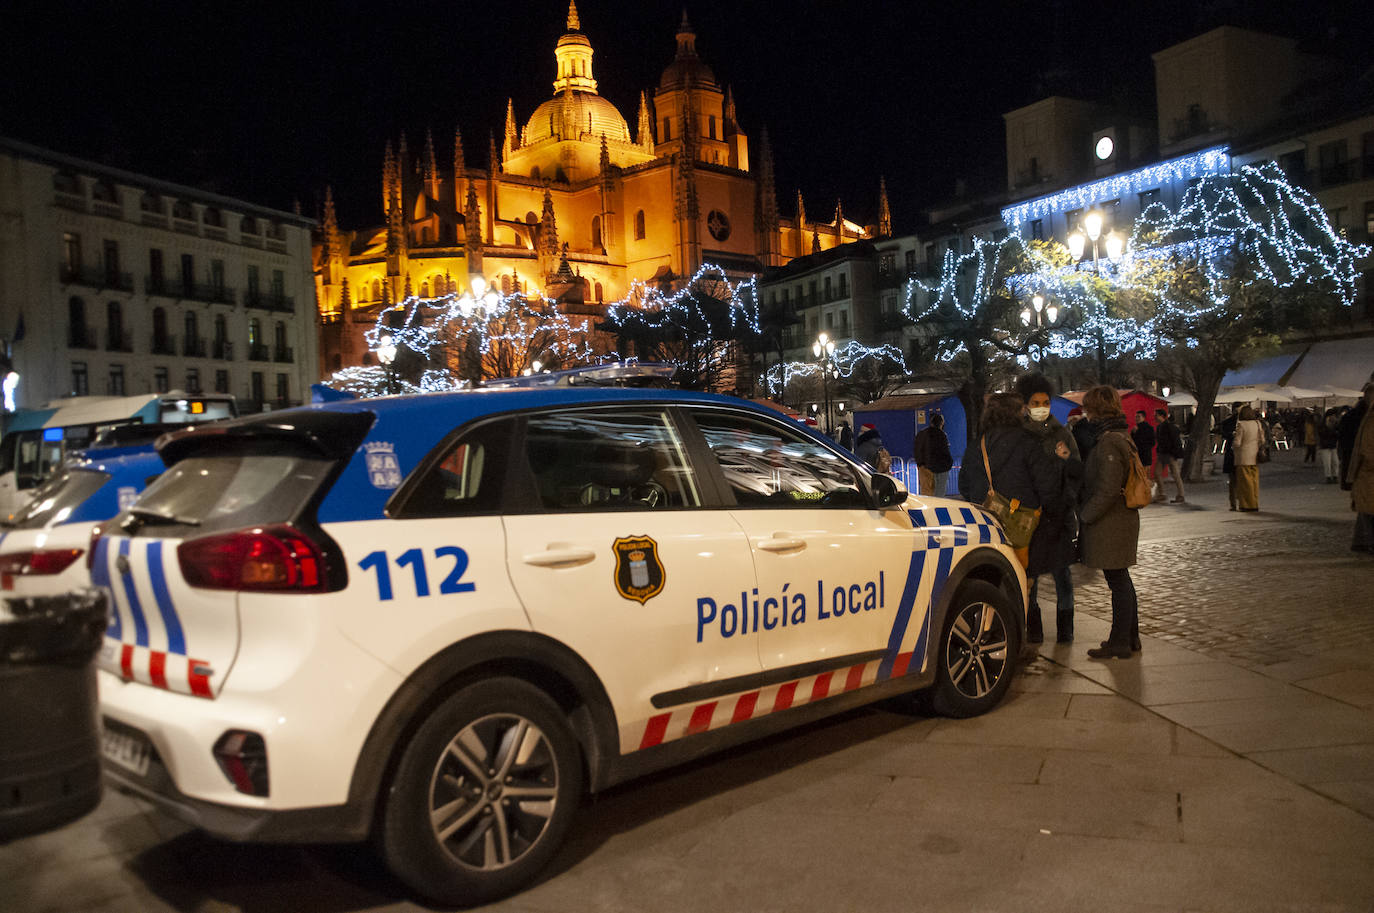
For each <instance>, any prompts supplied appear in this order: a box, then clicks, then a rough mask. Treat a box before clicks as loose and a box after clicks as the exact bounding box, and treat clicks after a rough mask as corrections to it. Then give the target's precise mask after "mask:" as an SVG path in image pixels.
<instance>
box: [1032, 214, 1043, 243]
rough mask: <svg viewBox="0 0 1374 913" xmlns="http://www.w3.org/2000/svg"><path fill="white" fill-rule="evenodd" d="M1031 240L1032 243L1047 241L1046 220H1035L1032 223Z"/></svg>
mask: <svg viewBox="0 0 1374 913" xmlns="http://www.w3.org/2000/svg"><path fill="white" fill-rule="evenodd" d="M1031 240H1032V241H1043V240H1045V220H1044V219H1035V220H1034V221H1032V222H1031Z"/></svg>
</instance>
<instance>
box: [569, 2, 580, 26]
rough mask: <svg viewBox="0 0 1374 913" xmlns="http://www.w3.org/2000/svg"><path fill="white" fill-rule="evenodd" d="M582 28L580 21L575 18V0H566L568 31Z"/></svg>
mask: <svg viewBox="0 0 1374 913" xmlns="http://www.w3.org/2000/svg"><path fill="white" fill-rule="evenodd" d="M581 30H582V23H580V22H579V21H578V19H577V0H568V31H570V32H578V31H581Z"/></svg>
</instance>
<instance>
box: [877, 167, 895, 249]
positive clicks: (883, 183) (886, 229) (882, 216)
mask: <svg viewBox="0 0 1374 913" xmlns="http://www.w3.org/2000/svg"><path fill="white" fill-rule="evenodd" d="M878 237H880V238H890V237H892V208H891V207H890V206H888V203H887V178H886V177H882V176H880V177H879V178H878Z"/></svg>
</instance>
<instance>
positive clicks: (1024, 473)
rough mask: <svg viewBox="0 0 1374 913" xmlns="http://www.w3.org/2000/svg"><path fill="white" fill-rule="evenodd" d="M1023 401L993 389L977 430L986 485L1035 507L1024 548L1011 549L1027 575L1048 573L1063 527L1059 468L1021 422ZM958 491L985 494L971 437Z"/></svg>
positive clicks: (977, 498)
mask: <svg viewBox="0 0 1374 913" xmlns="http://www.w3.org/2000/svg"><path fill="white" fill-rule="evenodd" d="M1024 405H1025V402H1024V400H1022V399H1021V397H1019V396H1017V395H1016V394H1015V393H994V394H993V395H992V396H990V397H988V404H987V408H986V409H985V410H984V411H983V433H982V435H981V436H980V438H979V440H980V441H984V442H985V443H986V445H987V451H988V462H989V463H991V464H992V487H993V488H995V489H997V493H998V494H1000V495H1002V496H1003V497H1005V498H1007V499H1012V498H1015V499H1017V500H1019V501H1020V502H1021V503H1022V504H1023V505H1024V506H1025V507H1027V508H1030V509H1035V508H1039V509H1040V510H1041V515H1040V522H1039V524H1038V525H1037V526H1036V528H1035V534H1034V536H1032V538H1031V544H1030V546H1029V548H1028V549H1017V550H1016V551H1017V557H1018V558H1019V559H1020V560H1021V564H1022V566H1023V567H1025V568H1026V574H1027V576H1039V575H1040V574H1048V573H1049V572H1050V571H1051V570H1052V566H1053V563H1054V561H1055V560H1057V553H1058V550H1059V536H1060V534H1061V532H1060V531H1061V530H1062V528H1063V524H1064V519H1063V512H1064V510H1065V500H1064V472H1063V470H1062V468H1061V467H1060V465H1059V460H1058V459H1056V458H1055V457H1053V456H1050V455H1049V454H1048V453H1046V452H1045V449H1044V448H1043V447H1041V446H1040V439H1039V438H1037V437H1036V436H1035V435H1034V434H1032V433H1031V432H1029V431H1027V430H1026V429H1025V427H1024V426H1022V424H1021V416H1022V410H1023V408H1024ZM959 494H961V495H963V496H964V498H965V499H966V500H969V501H972V502H973V503H974V504H981V503H983V499H985V498H986V497H987V496H988V473H987V470H986V469H985V468H984V466H983V453H982V447H980V446H979V444H978V442H977V441H975V442H974V443H973V444H971V445H969V447H968V449H967V450H966V451H965V452H964V466H963V469H961V470H960V471H959Z"/></svg>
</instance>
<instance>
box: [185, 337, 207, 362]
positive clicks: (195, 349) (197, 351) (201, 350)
mask: <svg viewBox="0 0 1374 913" xmlns="http://www.w3.org/2000/svg"><path fill="white" fill-rule="evenodd" d="M181 354H182V355H185V356H186V357H187V358H204V357H205V337H204V336H187V337H186V344H185V345H183V346H182V347H181Z"/></svg>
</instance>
